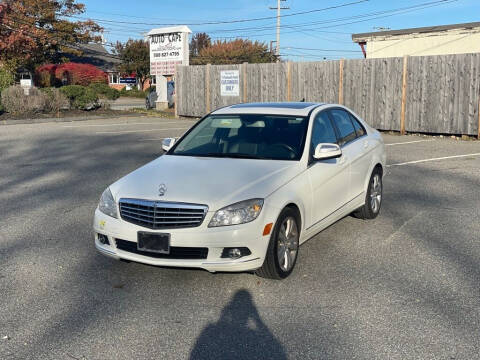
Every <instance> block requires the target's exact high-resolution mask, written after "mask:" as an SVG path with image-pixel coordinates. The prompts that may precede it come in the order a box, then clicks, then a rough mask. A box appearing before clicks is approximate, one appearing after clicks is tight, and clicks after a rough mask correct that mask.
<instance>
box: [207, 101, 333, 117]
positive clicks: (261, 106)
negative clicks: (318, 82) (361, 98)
mask: <svg viewBox="0 0 480 360" xmlns="http://www.w3.org/2000/svg"><path fill="white" fill-rule="evenodd" d="M325 105H327V104H326V103H313V102H265V103H246V104H236V105H230V106H226V107H223V108H220V109H217V110H215V111H214V112H213V113H212V114H215V115H222V114H225V115H226V114H275V115H293V116H308V115H309V114H310V112H311V111H312V110H313V109H315V108H317V107H319V106H325Z"/></svg>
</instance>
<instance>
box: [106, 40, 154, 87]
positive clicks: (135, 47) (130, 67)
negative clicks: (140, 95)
mask: <svg viewBox="0 0 480 360" xmlns="http://www.w3.org/2000/svg"><path fill="white" fill-rule="evenodd" d="M115 53H116V54H117V55H118V56H119V58H120V60H122V63H121V64H120V65H119V66H118V70H119V71H121V72H122V73H125V74H128V75H130V74H133V73H135V74H136V75H137V78H138V79H139V80H140V82H141V84H142V89H143V85H144V83H145V81H146V80H147V79H148V78H149V76H150V48H149V44H148V42H147V41H143V40H132V39H130V40H128V41H127V42H126V43H125V44H123V43H121V42H117V44H116V45H115Z"/></svg>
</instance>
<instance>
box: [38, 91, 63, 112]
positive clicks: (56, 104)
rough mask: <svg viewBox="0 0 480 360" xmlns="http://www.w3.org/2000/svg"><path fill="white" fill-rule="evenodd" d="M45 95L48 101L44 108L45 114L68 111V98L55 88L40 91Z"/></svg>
mask: <svg viewBox="0 0 480 360" xmlns="http://www.w3.org/2000/svg"><path fill="white" fill-rule="evenodd" d="M42 91H43V92H44V94H45V95H47V98H48V101H47V104H46V106H45V111H46V112H52V113H53V112H59V111H60V110H68V109H69V108H70V101H69V100H68V98H67V97H66V96H65V95H64V94H63V93H62V92H61V91H60V90H59V89H56V88H45V89H42Z"/></svg>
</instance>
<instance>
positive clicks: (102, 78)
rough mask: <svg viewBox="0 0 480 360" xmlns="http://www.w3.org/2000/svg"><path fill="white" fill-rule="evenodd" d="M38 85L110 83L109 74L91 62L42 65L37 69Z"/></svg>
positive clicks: (36, 78)
mask: <svg viewBox="0 0 480 360" xmlns="http://www.w3.org/2000/svg"><path fill="white" fill-rule="evenodd" d="M35 80H36V84H37V86H40V87H51V86H60V85H83V86H88V85H90V84H91V83H104V84H108V75H107V73H106V72H103V71H102V70H100V69H99V68H97V67H96V66H93V65H90V64H78V63H73V62H69V63H65V64H59V65H54V64H47V65H42V66H40V67H38V68H37V70H36V71H35Z"/></svg>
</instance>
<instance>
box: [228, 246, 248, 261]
mask: <svg viewBox="0 0 480 360" xmlns="http://www.w3.org/2000/svg"><path fill="white" fill-rule="evenodd" d="M251 253H252V252H251V251H250V249H249V248H246V247H241V248H224V249H223V251H222V258H230V259H239V258H241V257H243V256H247V255H250V254H251Z"/></svg>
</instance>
